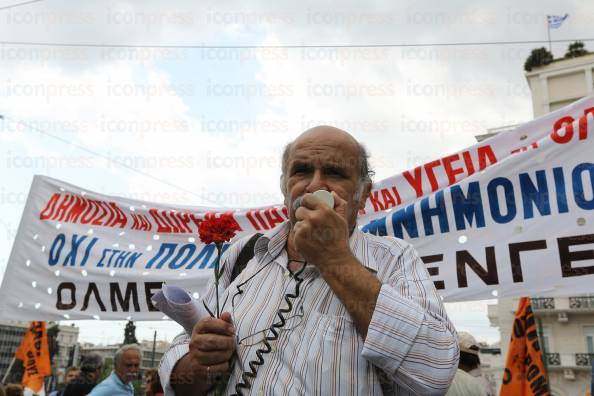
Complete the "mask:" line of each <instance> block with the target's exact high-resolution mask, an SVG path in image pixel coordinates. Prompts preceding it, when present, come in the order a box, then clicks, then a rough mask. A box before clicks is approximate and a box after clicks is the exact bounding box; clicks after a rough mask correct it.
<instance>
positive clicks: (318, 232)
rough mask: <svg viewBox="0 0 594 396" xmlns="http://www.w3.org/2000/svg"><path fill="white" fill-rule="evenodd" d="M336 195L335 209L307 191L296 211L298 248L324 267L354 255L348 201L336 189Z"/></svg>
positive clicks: (295, 238)
mask: <svg viewBox="0 0 594 396" xmlns="http://www.w3.org/2000/svg"><path fill="white" fill-rule="evenodd" d="M332 196H333V197H334V208H329V207H328V206H327V205H326V204H325V203H324V202H323V201H322V200H320V199H319V198H318V197H316V196H314V195H313V194H305V195H304V196H303V200H302V201H301V206H300V207H299V209H297V211H296V212H295V218H296V220H297V222H296V224H295V225H294V227H293V238H294V239H293V241H294V244H295V249H296V250H297V251H298V252H299V253H300V254H301V255H302V256H303V258H304V259H305V260H306V261H307V262H309V263H311V264H314V265H316V266H317V267H318V268H319V269H320V270H323V269H324V266H327V265H330V261H336V262H340V261H341V260H344V259H346V258H348V257H351V256H352V253H351V250H350V248H349V230H348V225H347V221H346V209H347V202H346V201H345V200H344V199H342V198H340V197H339V196H338V195H337V194H336V193H335V192H332Z"/></svg>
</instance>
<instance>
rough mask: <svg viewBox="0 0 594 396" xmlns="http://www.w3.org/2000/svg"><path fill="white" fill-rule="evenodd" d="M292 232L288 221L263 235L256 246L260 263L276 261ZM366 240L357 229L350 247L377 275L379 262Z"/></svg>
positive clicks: (255, 249)
mask: <svg viewBox="0 0 594 396" xmlns="http://www.w3.org/2000/svg"><path fill="white" fill-rule="evenodd" d="M290 230H291V224H290V222H289V221H288V220H287V221H285V222H284V223H282V224H281V225H279V226H278V227H276V228H273V229H272V230H270V231H268V232H266V233H265V234H263V235H262V236H261V237H260V238H259V239H258V240H257V241H256V244H255V245H254V255H255V256H256V259H257V260H258V262H260V263H262V262H264V263H267V262H269V261H271V260H275V259H276V258H277V257H278V256H279V255H280V253H281V252H282V250H283V249H284V248H285V245H286V242H287V238H288V236H289V231H290ZM365 239H366V236H365V234H364V233H363V232H362V231H361V230H359V228H357V227H355V230H354V231H353V233H352V234H351V236H350V238H349V247H350V249H351V252H352V253H353V254H354V255H355V257H356V258H357V260H359V262H360V263H361V264H362V265H363V266H365V267H366V268H368V269H369V270H371V272H373V273H377V271H378V267H377V262H376V260H374V259H373V256H371V255H370V254H369V249H368V247H367V246H366V245H365Z"/></svg>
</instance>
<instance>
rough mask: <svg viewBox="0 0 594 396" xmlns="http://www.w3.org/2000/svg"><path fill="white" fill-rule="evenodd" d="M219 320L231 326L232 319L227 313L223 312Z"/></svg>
mask: <svg viewBox="0 0 594 396" xmlns="http://www.w3.org/2000/svg"><path fill="white" fill-rule="evenodd" d="M219 319H222V320H224V321H225V322H227V323H231V324H233V319H232V318H231V314H230V313H229V312H223V313H222V314H221V316H220V317H219Z"/></svg>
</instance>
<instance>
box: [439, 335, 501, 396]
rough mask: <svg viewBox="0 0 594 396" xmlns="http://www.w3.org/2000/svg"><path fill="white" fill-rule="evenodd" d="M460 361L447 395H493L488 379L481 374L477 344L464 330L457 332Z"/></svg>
mask: <svg viewBox="0 0 594 396" xmlns="http://www.w3.org/2000/svg"><path fill="white" fill-rule="evenodd" d="M458 344H459V345H460V361H459V362H458V370H457V371H456V375H455V376H454V380H453V381H452V384H451V386H450V389H449V390H448V393H447V396H462V395H487V396H495V391H494V390H493V388H492V387H491V384H490V383H489V381H488V380H487V379H486V378H485V377H484V376H483V373H482V370H481V361H480V358H479V350H480V348H479V346H478V343H477V342H476V340H475V339H474V337H473V336H472V335H471V334H470V333H467V332H465V331H460V332H458Z"/></svg>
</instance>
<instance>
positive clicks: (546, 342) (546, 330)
mask: <svg viewBox="0 0 594 396" xmlns="http://www.w3.org/2000/svg"><path fill="white" fill-rule="evenodd" d="M541 337H542V343H543V348H544V350H545V352H546V353H552V352H554V351H552V350H551V348H552V345H551V343H550V340H552V338H551V328H550V327H548V326H543V327H542V334H541Z"/></svg>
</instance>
